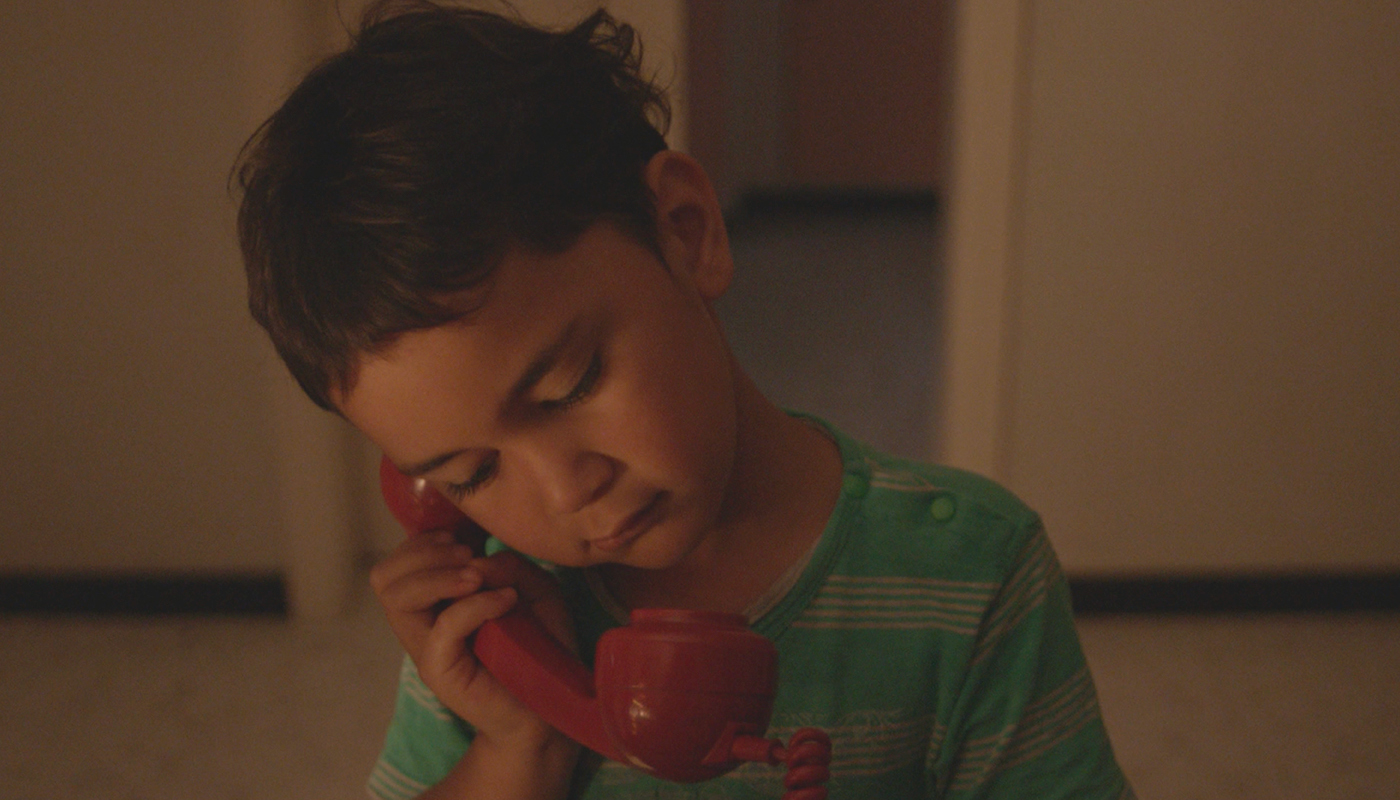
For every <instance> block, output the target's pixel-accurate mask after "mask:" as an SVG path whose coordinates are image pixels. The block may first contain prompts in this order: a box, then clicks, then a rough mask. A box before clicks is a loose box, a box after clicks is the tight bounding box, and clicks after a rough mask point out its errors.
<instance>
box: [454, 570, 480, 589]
mask: <svg viewBox="0 0 1400 800" xmlns="http://www.w3.org/2000/svg"><path fill="white" fill-rule="evenodd" d="M458 579H459V580H460V581H461V582H462V583H463V584H465V585H467V586H476V585H477V584H479V583H481V573H480V572H477V571H476V570H474V569H471V568H470V567H468V568H467V569H464V570H462V572H461V573H460V574H459V575H458Z"/></svg>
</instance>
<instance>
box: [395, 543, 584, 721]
mask: <svg viewBox="0 0 1400 800" xmlns="http://www.w3.org/2000/svg"><path fill="white" fill-rule="evenodd" d="M370 584H371V586H372V587H373V588H374V592H375V594H376V595H377V596H378V598H379V602H380V604H382V605H383V606H384V610H385V612H386V614H387V616H388V619H389V627H390V628H391V629H392V630H393V631H394V634H395V635H396V636H397V637H398V639H399V641H400V642H401V643H402V644H403V646H404V649H405V650H407V652H408V655H409V657H410V658H412V659H413V663H414V664H415V665H416V666H417V667H418V674H419V677H421V678H422V680H423V683H424V684H425V685H426V686H427V687H428V688H429V689H431V690H432V692H433V694H434V695H436V696H437V698H438V700H439V701H441V702H442V704H443V705H445V706H447V707H448V708H449V709H451V710H452V711H453V712H454V713H456V714H457V715H458V716H459V717H461V718H462V719H464V720H466V721H467V722H469V723H471V725H472V726H473V727H474V728H475V729H476V731H477V735H478V736H484V737H487V738H490V739H493V740H495V741H497V742H498V743H502V744H506V743H509V742H519V743H520V744H521V745H522V746H525V745H534V744H537V743H539V742H540V741H542V740H543V739H545V738H548V737H549V736H555V735H558V734H557V733H556V732H554V731H553V729H552V728H550V727H549V725H548V724H547V723H545V722H544V721H543V720H542V719H540V718H539V717H538V716H536V715H535V714H534V713H533V712H531V711H530V710H529V709H527V708H526V707H525V706H524V705H523V704H521V703H520V702H519V701H517V700H516V699H515V698H514V697H512V696H511V695H510V693H509V692H507V691H506V690H505V688H504V687H502V686H501V685H500V684H499V683H497V682H496V680H495V679H494V678H492V677H491V675H490V673H488V672H487V671H486V670H485V669H483V668H482V667H481V666H480V664H478V663H477V660H476V658H475V657H474V656H473V655H472V652H471V649H470V647H469V646H468V644H467V641H466V639H467V637H468V636H470V635H471V634H472V632H474V631H475V630H476V629H477V628H478V627H480V626H481V624H482V623H484V622H486V621H487V620H489V619H494V618H496V617H499V616H501V615H502V614H504V613H506V612H507V611H509V610H510V609H512V608H514V607H515V606H516V605H517V604H524V605H525V607H526V608H527V609H528V610H529V611H530V612H531V613H532V614H534V615H535V616H536V617H538V618H539V619H540V621H541V622H543V623H544V625H545V627H546V628H547V629H548V630H549V632H550V633H551V634H553V635H554V636H555V637H556V638H558V639H559V640H560V641H562V642H564V643H566V644H567V645H569V646H570V647H572V646H573V631H572V626H571V625H570V622H569V615H568V610H567V608H566V607H565V605H564V601H563V596H562V595H561V594H560V592H559V588H558V585H557V584H556V583H555V581H554V579H553V578H552V577H551V576H550V575H549V574H548V573H546V572H544V571H543V570H541V569H540V568H539V567H536V566H535V565H534V564H531V563H530V562H528V561H526V560H525V559H523V558H521V557H520V556H518V555H515V554H514V553H510V552H502V553H497V554H496V555H494V556H491V557H489V558H478V557H476V556H475V555H474V554H473V553H472V551H471V549H470V548H468V547H466V546H464V545H461V544H458V543H457V542H456V541H455V540H454V539H453V538H452V536H451V534H448V533H428V534H422V535H417V536H410V537H409V538H408V539H407V540H406V541H405V542H404V543H403V544H402V545H400V546H399V548H398V549H397V550H395V551H394V552H393V553H392V554H391V555H390V556H389V557H388V558H387V559H385V560H384V561H382V562H380V563H379V564H378V565H376V566H375V567H374V569H373V570H372V571H371V573H370Z"/></svg>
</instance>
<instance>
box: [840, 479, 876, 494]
mask: <svg viewBox="0 0 1400 800" xmlns="http://www.w3.org/2000/svg"><path fill="white" fill-rule="evenodd" d="M841 490H842V492H844V493H845V494H846V495H847V496H849V497H865V493H866V492H868V491H870V481H869V480H867V479H866V478H865V477H863V476H861V475H847V476H846V477H844V478H842V479H841Z"/></svg>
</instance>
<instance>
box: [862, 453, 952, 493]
mask: <svg viewBox="0 0 1400 800" xmlns="http://www.w3.org/2000/svg"><path fill="white" fill-rule="evenodd" d="M866 465H867V466H868V467H869V468H870V485H871V486H872V487H873V488H876V489H890V490H893V491H896V492H929V491H936V490H937V489H938V488H939V487H938V486H936V485H934V484H933V483H932V482H930V481H929V479H928V478H925V477H924V476H923V475H920V474H919V473H917V472H913V471H908V470H890V469H884V468H882V467H881V465H879V464H876V463H875V462H873V461H869V460H867V461H866Z"/></svg>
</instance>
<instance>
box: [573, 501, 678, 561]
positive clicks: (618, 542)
mask: <svg viewBox="0 0 1400 800" xmlns="http://www.w3.org/2000/svg"><path fill="white" fill-rule="evenodd" d="M665 494H666V493H665V492H657V493H656V494H655V495H653V496H652V498H651V500H649V501H647V504H646V505H644V506H642V507H641V508H639V509H637V511H635V512H634V513H633V514H632V515H631V516H629V517H627V519H624V520H623V521H622V523H621V524H619V525H618V526H617V530H615V531H613V532H612V533H611V534H609V535H608V536H606V537H604V538H602V539H594V540H592V541H590V542H589V545H590V546H592V547H595V548H597V549H599V550H603V551H605V552H611V551H613V550H619V549H621V548H623V547H626V546H627V545H629V544H631V543H632V542H634V541H636V540H637V539H638V538H639V537H641V535H642V534H644V533H646V532H647V531H649V530H651V528H652V526H654V525H656V523H657V522H659V521H660V520H661V502H662V500H664V499H665Z"/></svg>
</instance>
